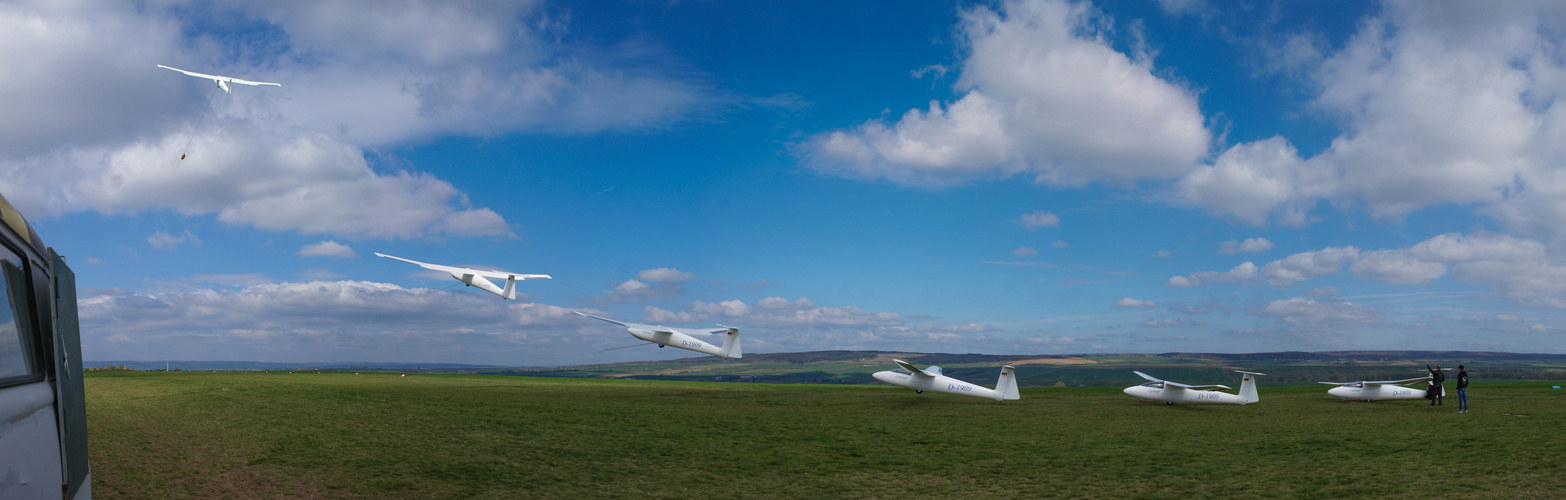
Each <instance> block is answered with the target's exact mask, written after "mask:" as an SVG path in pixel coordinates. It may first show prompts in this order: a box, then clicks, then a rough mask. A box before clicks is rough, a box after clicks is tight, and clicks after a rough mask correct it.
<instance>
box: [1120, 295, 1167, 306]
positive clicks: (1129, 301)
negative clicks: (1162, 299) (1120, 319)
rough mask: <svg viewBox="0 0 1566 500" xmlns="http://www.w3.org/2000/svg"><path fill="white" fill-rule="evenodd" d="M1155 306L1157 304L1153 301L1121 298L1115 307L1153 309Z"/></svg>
mask: <svg viewBox="0 0 1566 500" xmlns="http://www.w3.org/2000/svg"><path fill="white" fill-rule="evenodd" d="M1155 305H1157V304H1154V303H1153V301H1151V300H1137V299H1133V298H1131V297H1121V298H1120V300H1119V301H1116V302H1115V307H1153V306H1155Z"/></svg>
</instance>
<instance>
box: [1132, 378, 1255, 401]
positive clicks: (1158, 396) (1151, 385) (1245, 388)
mask: <svg viewBox="0 0 1566 500" xmlns="http://www.w3.org/2000/svg"><path fill="white" fill-rule="evenodd" d="M1235 371H1236V372H1239V373H1243V374H1245V377H1244V379H1243V380H1242V381H1241V382H1240V393H1239V394H1229V393H1227V392H1218V391H1214V390H1209V389H1229V388H1230V387H1229V386H1226V385H1186V384H1182V383H1179V382H1170V381H1167V380H1161V379H1158V378H1154V377H1153V376H1152V375H1148V374H1146V373H1142V372H1135V373H1136V374H1137V375H1140V376H1142V378H1145V379H1147V380H1148V382H1147V383H1145V384H1142V385H1133V386H1131V387H1127V388H1126V389H1125V391H1122V392H1125V393H1126V395H1128V396H1131V397H1133V398H1137V399H1141V400H1146V401H1163V402H1164V404H1170V405H1172V404H1175V403H1226V404H1235V405H1243V404H1247V403H1255V402H1257V401H1260V400H1261V398H1260V397H1259V396H1257V395H1256V375H1266V374H1265V373H1256V372H1247V371H1240V370H1235Z"/></svg>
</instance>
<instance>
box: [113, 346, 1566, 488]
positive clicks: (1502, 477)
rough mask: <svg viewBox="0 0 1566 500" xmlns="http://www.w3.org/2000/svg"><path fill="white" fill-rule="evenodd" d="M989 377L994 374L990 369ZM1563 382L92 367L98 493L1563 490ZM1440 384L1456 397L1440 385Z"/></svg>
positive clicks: (1565, 423)
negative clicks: (1032, 382)
mask: <svg viewBox="0 0 1566 500" xmlns="http://www.w3.org/2000/svg"><path fill="white" fill-rule="evenodd" d="M985 382H986V383H989V382H993V381H985ZM1559 384H1560V382H1521V381H1517V382H1513V381H1505V382H1476V383H1475V387H1473V388H1472V389H1470V392H1472V395H1471V397H1470V400H1471V403H1472V405H1473V411H1472V412H1471V413H1467V414H1457V413H1455V410H1456V398H1455V397H1452V398H1448V399H1447V401H1446V404H1445V405H1444V406H1441V407H1436V408H1432V407H1430V406H1427V403H1426V402H1425V401H1423V400H1419V401H1392V402H1376V403H1358V402H1343V401H1339V400H1337V399H1335V398H1332V397H1330V396H1327V395H1326V394H1325V393H1324V390H1325V386H1320V385H1314V384H1311V385H1297V386H1278V385H1268V384H1266V383H1265V381H1264V382H1263V384H1262V386H1261V396H1262V401H1261V402H1260V403H1258V404H1255V405H1247V406H1243V407H1242V406H1228V405H1175V406H1165V405H1163V404H1158V403H1146V402H1136V401H1133V400H1131V399H1130V398H1128V397H1126V396H1125V395H1123V394H1121V393H1120V388H1117V387H1085V388H1075V387H1073V388H1026V389H1023V399H1022V400H1021V401H1008V402H1005V403H996V402H994V401H989V400H983V399H978V398H968V397H961V396H951V395H944V394H928V393H927V394H923V395H916V394H914V393H913V392H912V391H908V390H904V389H897V388H891V387H877V386H852V385H848V386H845V385H763V384H740V383H700V382H664V381H636V380H601V379H559V378H524V377H505V376H473V375H429V374H415V375H409V376H407V377H402V376H399V375H398V374H386V373H373V374H372V373H365V374H363V375H355V374H354V373H352V372H346V373H341V372H328V373H322V374H317V373H316V372H308V373H306V372H295V373H292V374H290V373H287V372H276V371H274V372H271V373H247V372H217V373H209V372H92V373H89V374H88V375H87V378H86V386H87V407H88V419H89V420H88V425H89V432H90V450H91V459H92V477H93V493H94V495H95V496H96V497H98V498H279V497H295V498H584V497H586V498H943V497H950V498H979V497H998V498H1086V497H1099V498H1225V497H1227V498H1278V497H1284V498H1295V497H1310V498H1322V497H1437V498H1495V497H1505V498H1551V497H1553V498H1559V497H1560V496H1561V495H1562V492H1566V460H1562V459H1561V453H1562V450H1563V449H1566V390H1553V389H1550V388H1549V386H1551V385H1559ZM1452 394H1453V395H1454V396H1455V391H1452Z"/></svg>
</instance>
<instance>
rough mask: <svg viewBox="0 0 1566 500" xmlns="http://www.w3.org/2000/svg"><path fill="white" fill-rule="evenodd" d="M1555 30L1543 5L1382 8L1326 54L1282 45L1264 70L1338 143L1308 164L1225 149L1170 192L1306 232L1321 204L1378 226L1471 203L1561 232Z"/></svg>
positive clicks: (1561, 71) (1288, 156)
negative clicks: (1305, 97) (1289, 76)
mask: <svg viewBox="0 0 1566 500" xmlns="http://www.w3.org/2000/svg"><path fill="white" fill-rule="evenodd" d="M1562 24H1566V7H1563V6H1562V5H1561V4H1558V3H1551V2H1506V3H1503V4H1496V5H1478V4H1471V3H1463V2H1442V1H1435V2H1422V1H1389V2H1385V3H1384V4H1383V8H1381V9H1380V12H1379V13H1378V14H1377V15H1376V16H1375V17H1372V18H1369V19H1366V20H1365V21H1363V22H1362V23H1361V24H1360V28H1359V31H1358V32H1357V33H1356V34H1354V35H1353V37H1352V38H1350V39H1349V40H1348V41H1347V42H1345V43H1343V44H1342V45H1341V49H1340V50H1338V51H1337V52H1335V53H1329V54H1322V53H1320V51H1321V50H1322V49H1324V48H1325V47H1326V46H1327V44H1325V43H1321V42H1320V40H1319V37H1317V36H1312V35H1310V34H1301V35H1293V36H1288V37H1285V38H1283V40H1285V41H1284V42H1283V43H1282V46H1280V47H1276V48H1273V49H1269V50H1266V51H1264V52H1267V53H1269V54H1271V55H1272V57H1274V58H1275V61H1273V62H1272V63H1269V64H1271V65H1273V66H1276V67H1279V68H1288V69H1289V70H1290V71H1292V72H1294V73H1295V74H1298V75H1300V76H1303V77H1304V78H1305V80H1306V81H1307V82H1308V85H1307V91H1309V92H1312V96H1313V100H1312V103H1311V107H1312V110H1314V111H1317V112H1320V113H1322V114H1323V115H1326V116H1328V117H1330V118H1332V119H1335V120H1337V121H1338V123H1339V124H1340V125H1339V126H1340V129H1341V130H1342V131H1343V132H1342V134H1341V135H1339V136H1338V137H1336V138H1335V139H1333V141H1332V142H1331V144H1330V146H1329V147H1328V148H1327V149H1326V150H1325V151H1322V152H1321V153H1319V154H1317V155H1315V156H1313V157H1311V158H1308V159H1302V158H1300V157H1299V155H1298V153H1297V151H1296V150H1295V148H1294V147H1293V146H1292V145H1291V144H1289V142H1288V140H1287V139H1285V138H1282V137H1273V138H1269V139H1265V140H1261V141H1256V142H1251V143H1244V144H1238V145H1235V146H1234V147H1232V148H1230V149H1229V150H1228V151H1226V152H1224V153H1223V154H1222V155H1220V156H1219V158H1218V159H1217V160H1216V161H1215V162H1214V164H1213V165H1211V166H1204V167H1200V168H1198V169H1196V170H1194V171H1192V172H1191V173H1190V174H1188V175H1187V176H1186V177H1185V178H1183V179H1181V180H1180V182H1179V183H1177V186H1176V187H1177V188H1178V189H1177V191H1179V192H1180V193H1181V194H1182V195H1183V197H1184V198H1185V199H1186V200H1188V201H1190V202H1192V203H1195V204H1197V205H1199V206H1202V207H1204V208H1206V209H1207V210H1208V211H1209V212H1211V213H1214V214H1220V215H1226V216H1230V217H1233V218H1235V219H1238V220H1240V221H1243V222H1247V223H1251V224H1254V225H1263V224H1266V223H1267V221H1268V219H1269V217H1272V218H1274V219H1275V220H1276V221H1277V222H1278V223H1280V224H1283V225H1295V226H1298V225H1303V224H1306V223H1309V222H1310V221H1309V219H1308V217H1307V215H1306V213H1307V212H1308V211H1309V210H1310V209H1311V208H1312V207H1314V206H1315V205H1316V203H1317V201H1318V200H1326V201H1329V202H1331V203H1332V204H1333V205H1334V206H1336V207H1340V209H1346V208H1347V207H1365V208H1366V209H1368V211H1369V213H1370V215H1371V216H1372V217H1374V218H1376V219H1378V220H1382V221H1392V220H1397V219H1399V218H1401V217H1403V216H1404V215H1406V214H1408V213H1410V212H1412V211H1415V210H1419V209H1421V208H1424V207H1428V206H1431V205H1439V204H1468V205H1475V206H1477V207H1478V212H1479V213H1480V214H1484V215H1488V216H1490V217H1493V218H1494V219H1496V220H1498V221H1500V222H1502V223H1503V224H1506V225H1507V226H1508V227H1510V228H1511V229H1513V230H1516V231H1526V232H1540V233H1544V234H1549V235H1551V236H1552V237H1555V238H1560V237H1563V236H1566V168H1563V167H1566V164H1562V163H1561V161H1560V158H1562V157H1563V156H1566V141H1563V140H1562V139H1566V112H1563V111H1562V109H1561V108H1560V107H1559V106H1555V105H1554V104H1555V101H1556V99H1558V98H1559V97H1561V96H1563V95H1566V58H1562V57H1560V54H1561V52H1562V50H1563V47H1566V35H1563V33H1562V31H1561V30H1560V29H1559V27H1560V26H1561V25H1562ZM1264 65H1267V64H1264ZM1429 273H1430V270H1425V272H1424V273H1418V272H1415V273H1412V274H1411V275H1410V276H1407V277H1405V278H1402V279H1408V280H1413V279H1416V278H1418V277H1420V276H1428V275H1429Z"/></svg>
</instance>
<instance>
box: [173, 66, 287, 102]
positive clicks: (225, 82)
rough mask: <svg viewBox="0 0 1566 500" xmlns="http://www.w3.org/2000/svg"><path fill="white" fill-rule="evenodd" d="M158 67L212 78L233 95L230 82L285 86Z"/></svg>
mask: <svg viewBox="0 0 1566 500" xmlns="http://www.w3.org/2000/svg"><path fill="white" fill-rule="evenodd" d="M158 67H159V68H163V69H171V70H174V71H178V72H180V73H184V74H187V75H190V76H194V77H196V78H206V79H208V80H212V81H214V82H217V86H218V88H221V89H223V91H224V92H227V93H229V94H230V95H232V94H233V93H234V91H233V89H231V88H229V86H228V84H230V83H239V84H244V85H271V86H274V87H281V86H283V84H281V83H267V82H252V81H250V80H241V79H238V78H234V77H232V76H222V75H209V74H206V73H197V72H194V71H185V70H182V69H179V68H171V67H168V66H164V65H162V64H159V65H158Z"/></svg>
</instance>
